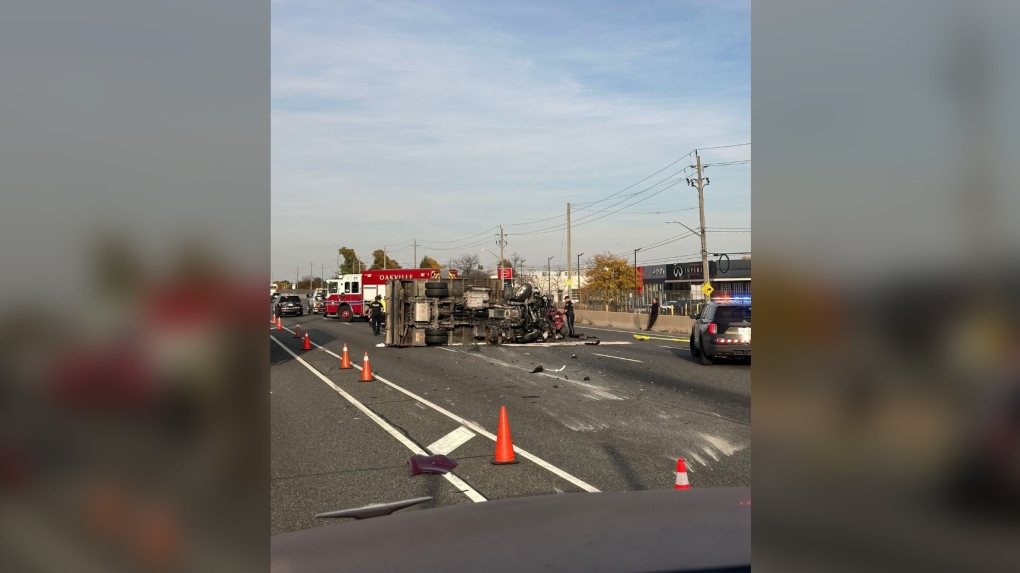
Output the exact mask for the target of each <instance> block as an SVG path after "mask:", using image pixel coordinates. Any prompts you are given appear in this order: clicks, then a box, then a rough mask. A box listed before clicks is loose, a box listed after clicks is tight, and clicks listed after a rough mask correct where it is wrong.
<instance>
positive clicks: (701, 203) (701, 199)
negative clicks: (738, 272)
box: [694, 150, 712, 302]
mask: <svg viewBox="0 0 1020 573" xmlns="http://www.w3.org/2000/svg"><path fill="white" fill-rule="evenodd" d="M694 157H695V158H696V159H697V161H698V211H699V212H700V213H701V276H702V284H707V283H708V282H709V276H708V247H706V246H705V235H706V233H705V180H704V178H702V177H701V155H698V150H694ZM702 288H704V287H702ZM710 300H712V297H711V296H710V295H707V294H706V295H705V302H708V301H710Z"/></svg>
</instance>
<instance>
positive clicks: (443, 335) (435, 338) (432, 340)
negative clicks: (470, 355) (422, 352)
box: [425, 328, 449, 346]
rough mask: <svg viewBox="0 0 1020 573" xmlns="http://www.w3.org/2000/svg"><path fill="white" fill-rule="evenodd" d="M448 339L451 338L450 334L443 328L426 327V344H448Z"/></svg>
mask: <svg viewBox="0 0 1020 573" xmlns="http://www.w3.org/2000/svg"><path fill="white" fill-rule="evenodd" d="M447 340H449V335H448V334H447V332H446V331H445V330H443V329H442V328H426V329H425V345H426V346H441V345H443V344H446V341H447Z"/></svg>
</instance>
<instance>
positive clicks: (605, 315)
mask: <svg viewBox="0 0 1020 573" xmlns="http://www.w3.org/2000/svg"><path fill="white" fill-rule="evenodd" d="M585 325H588V326H599V327H603V328H610V327H611V328H622V329H624V330H644V329H645V326H648V315H647V314H637V313H633V312H605V311H601V310H575V311H574V330H575V331H580V330H582V327H583V326H585ZM693 325H694V320H693V319H691V318H690V317H687V316H670V315H668V314H665V315H663V314H660V315H659V318H657V319H655V326H653V327H652V332H663V333H669V334H684V335H689V334H690V333H691V327H692V326H693Z"/></svg>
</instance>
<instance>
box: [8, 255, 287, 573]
mask: <svg viewBox="0 0 1020 573" xmlns="http://www.w3.org/2000/svg"><path fill="white" fill-rule="evenodd" d="M128 239H129V238H128V237H118V238H113V239H110V238H107V239H104V240H103V241H102V242H100V243H99V244H100V246H99V247H97V248H96V249H95V250H94V251H93V252H92V253H91V259H90V260H92V261H93V262H94V264H93V265H92V267H91V268H92V271H93V279H94V280H92V281H91V288H90V289H89V290H88V292H85V293H77V294H76V296H74V297H69V298H68V299H67V300H53V301H51V304H46V305H42V304H32V305H28V304H25V305H23V306H18V307H16V308H4V309H3V313H2V315H0V547H2V549H0V562H3V563H4V564H5V565H4V566H3V568H4V569H5V570H8V571H35V570H39V571H117V570H125V571H129V570H130V571H175V570H207V571H251V570H261V569H263V568H264V567H265V566H266V563H267V559H268V518H267V515H268V490H267V488H266V483H267V479H268V460H269V457H268V454H269V452H268V448H269V439H268V417H267V415H266V412H267V411H268V376H267V371H266V368H265V364H266V360H267V357H266V356H265V348H266V345H265V343H264V342H265V341H264V339H263V338H262V335H263V332H262V331H261V330H260V329H256V328H255V327H256V326H264V324H262V325H256V324H255V323H256V322H258V320H259V319H264V318H268V310H267V309H268V307H267V305H266V304H265V298H266V297H265V293H264V292H263V291H264V290H265V289H264V288H262V287H263V286H264V285H263V284H262V283H264V282H266V281H265V280H263V278H262V277H258V278H259V280H255V279H254V278H251V277H247V276H243V275H241V274H235V273H234V272H233V271H234V269H230V268H229V267H227V266H225V265H224V264H223V262H222V261H220V260H217V259H216V258H215V256H214V255H212V254H211V252H212V250H213V246H212V245H211V244H210V245H203V244H195V245H191V246H189V247H187V248H185V249H182V250H181V251H179V252H178V253H177V256H176V257H175V258H176V260H174V261H173V262H172V263H170V264H167V265H166V266H163V267H161V268H159V269H158V270H157V269H155V268H151V263H150V264H149V265H147V264H144V262H147V261H151V260H152V258H150V257H145V256H143V255H145V254H147V253H144V254H143V253H138V252H133V251H132V250H131V249H130V247H129V245H131V242H130V241H129V240H128ZM255 286H258V287H260V288H259V289H258V291H257V292H256V290H255V288H254V287H255ZM256 294H257V295H258V298H257V299H256V297H255V295H256ZM71 301H73V304H68V303H69V302H71ZM37 302H38V301H37ZM263 311H265V312H263ZM263 315H266V316H263ZM263 322H265V321H264V320H263ZM259 389H261V390H259ZM253 530H254V532H255V535H254V536H253V535H252V532H253ZM253 538H254V540H255V541H257V542H259V544H258V545H255V546H253V545H252V540H253ZM262 540H265V542H264V543H263V542H262Z"/></svg>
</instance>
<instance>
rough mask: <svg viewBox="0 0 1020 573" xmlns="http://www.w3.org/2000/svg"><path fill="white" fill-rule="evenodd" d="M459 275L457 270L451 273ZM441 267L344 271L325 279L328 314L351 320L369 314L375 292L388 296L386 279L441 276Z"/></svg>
mask: <svg viewBox="0 0 1020 573" xmlns="http://www.w3.org/2000/svg"><path fill="white" fill-rule="evenodd" d="M448 276H450V277H453V278H457V270H456V269H450V274H449V275H448ZM440 277H441V273H440V270H439V269H385V270H383V269H378V270H372V271H365V272H363V273H358V274H351V275H341V276H340V278H338V279H328V280H326V301H325V306H324V310H323V313H322V314H323V316H324V317H325V318H339V319H340V320H342V321H344V322H350V321H351V320H352V319H353V318H355V317H360V318H368V317H367V316H366V315H365V310H366V309H367V308H368V303H370V302H372V301H373V300H374V299H375V295H382V297H383V299H385V298H386V282H387V281H390V280H393V279H408V280H413V279H426V280H427V279H437V280H438V279H439V278H440Z"/></svg>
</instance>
